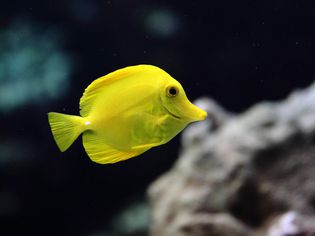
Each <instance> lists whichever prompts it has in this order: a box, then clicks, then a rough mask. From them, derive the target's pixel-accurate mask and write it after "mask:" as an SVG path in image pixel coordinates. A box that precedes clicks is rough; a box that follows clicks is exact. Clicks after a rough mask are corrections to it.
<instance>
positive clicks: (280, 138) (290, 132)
mask: <svg viewBox="0 0 315 236" xmlns="http://www.w3.org/2000/svg"><path fill="white" fill-rule="evenodd" d="M197 104H198V105H199V106H200V107H203V108H205V109H206V110H207V111H208V114H209V116H208V120H206V121H205V122H199V123H196V124H193V125H191V126H190V127H188V128H187V129H186V130H185V132H184V133H183V135H182V145H183V147H182V150H181V152H180V153H181V154H180V158H179V159H178V161H177V162H176V163H175V165H174V167H173V168H172V169H171V170H170V171H168V173H166V174H165V175H163V176H162V177H160V178H159V179H158V180H156V181H155V182H154V183H153V184H152V185H151V186H150V188H149V191H148V193H149V199H150V207H151V221H152V224H151V236H230V235H231V236H242V235H244V236H245V235H246V236H247V235H250V236H251V235H253V236H258V235H259V236H260V235H266V236H288V235H290V236H298V235H299V236H301V235H315V84H313V85H312V86H310V87H309V88H307V89H304V90H299V91H296V92H294V93H293V94H292V95H290V96H289V97H288V98H287V99H286V100H284V101H282V102H274V103H271V102H264V103H260V104H258V105H256V106H254V107H253V108H251V109H249V110H248V111H246V112H245V113H243V114H240V115H235V114H230V113H228V112H226V111H224V109H222V108H221V107H220V106H218V105H217V104H216V103H215V102H213V101H212V100H210V99H207V98H203V99H200V100H198V101H197Z"/></svg>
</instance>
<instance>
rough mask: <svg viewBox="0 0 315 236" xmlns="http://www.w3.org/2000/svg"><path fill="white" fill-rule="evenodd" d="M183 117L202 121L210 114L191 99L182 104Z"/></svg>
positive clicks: (193, 120) (189, 120)
mask: <svg viewBox="0 0 315 236" xmlns="http://www.w3.org/2000/svg"><path fill="white" fill-rule="evenodd" d="M181 113H182V114H181V117H182V118H184V119H186V120H187V121H188V122H195V121H202V120H205V119H206V118H207V116H208V114H207V112H206V111H204V110H202V109H201V108H199V107H197V106H196V105H194V104H192V103H191V102H190V101H187V103H186V104H185V105H184V106H182V109H181Z"/></svg>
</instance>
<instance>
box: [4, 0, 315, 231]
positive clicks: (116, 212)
mask: <svg viewBox="0 0 315 236" xmlns="http://www.w3.org/2000/svg"><path fill="white" fill-rule="evenodd" d="M314 12H315V2H314V1H294V0H273V1H249V0H247V1H233V0H222V1H211V0H209V1H198V0H191V1H179V0H176V1H175V0H174V1H169V0H168V1H166V0H165V1H163V0H159V1H150V0H146V1H144V0H131V1H126V0H125V1H123V0H102V1H98V0H93V1H92V0H91V1H84V0H69V1H61V0H58V1H51V0H49V1H47V0H46V1H39V0H27V1H17V0H10V1H7V0H3V1H2V2H1V7H0V121H1V122H0V234H1V235H20V233H23V235H79V236H81V235H82V236H83V235H84V236H96V235H100V236H101V235H103V236H105V235H107V236H109V235H110V236H117V235H119V236H121V235H146V234H145V232H146V231H147V228H148V224H149V217H148V215H149V209H148V204H147V201H146V189H147V187H148V185H149V184H150V183H151V182H152V181H153V180H155V179H156V178H157V177H158V176H160V175H161V174H162V173H164V172H166V171H167V170H168V169H169V168H170V167H171V166H172V164H173V163H174V161H175V160H176V158H177V156H178V150H179V147H180V142H179V137H176V138H175V139H173V140H172V141H171V142H170V143H168V144H166V145H163V146H161V147H157V148H154V149H152V150H151V151H149V152H147V153H145V154H143V155H141V156H139V157H137V158H133V159H131V160H128V161H125V162H121V163H117V164H115V165H99V164H96V163H93V162H91V161H90V160H89V158H88V156H87V155H86V154H85V151H84V148H83V146H82V142H81V139H78V140H77V141H76V142H75V143H74V145H73V146H72V147H71V148H70V149H69V150H68V151H67V152H65V153H61V152H59V150H58V149H57V146H56V145H55V143H54V140H53V137H52V135H51V133H50V129H49V126H48V122H47V112H49V111H57V112H63V113H68V114H78V108H79V99H80V97H81V95H82V93H83V91H84V89H85V88H86V87H87V86H88V85H89V84H90V83H91V82H92V81H93V80H94V79H96V78H98V77H100V76H102V75H105V74H107V73H109V72H111V71H113V70H116V69H118V68H121V67H125V66H128V65H135V64H141V63H145V64H154V65H157V66H159V67H161V68H163V69H165V70H166V71H167V72H169V73H170V74H171V75H172V76H173V77H175V78H176V79H177V80H179V81H180V82H181V83H182V85H183V87H184V88H185V90H186V93H187V95H188V97H189V98H190V99H191V100H194V99H196V98H198V97H201V96H210V97H212V98H214V99H215V100H216V101H218V102H219V103H220V104H221V105H222V106H223V107H225V108H226V109H227V110H229V111H232V112H241V111H244V110H245V109H247V108H249V107H250V106H252V105H253V104H255V103H257V102H259V101H263V100H279V99H283V98H284V97H285V96H286V95H288V94H289V92H291V91H292V90H293V89H296V88H302V87H306V86H307V85H309V84H310V83H311V82H312V81H313V80H314V77H315V14H314Z"/></svg>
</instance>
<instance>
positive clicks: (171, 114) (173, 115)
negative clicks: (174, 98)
mask: <svg viewBox="0 0 315 236" xmlns="http://www.w3.org/2000/svg"><path fill="white" fill-rule="evenodd" d="M164 108H165V110H166V113H168V114H169V115H170V116H172V117H174V118H175V119H178V120H180V119H181V118H180V116H177V115H175V114H174V113H172V112H170V110H168V109H167V108H166V107H164Z"/></svg>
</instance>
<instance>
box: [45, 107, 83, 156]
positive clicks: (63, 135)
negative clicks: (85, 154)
mask: <svg viewBox="0 0 315 236" xmlns="http://www.w3.org/2000/svg"><path fill="white" fill-rule="evenodd" d="M48 121H49V124H50V127H51V131H52V133H53V136H54V139H55V141H56V143H57V145H58V147H59V149H60V151H62V152H64V151H66V150H67V149H68V148H69V147H70V146H71V144H72V143H73V142H74V140H76V139H77V138H78V136H79V135H80V134H81V133H82V132H83V131H84V129H85V125H84V119H83V118H82V117H80V116H72V115H65V114H61V113H56V112H49V113H48Z"/></svg>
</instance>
